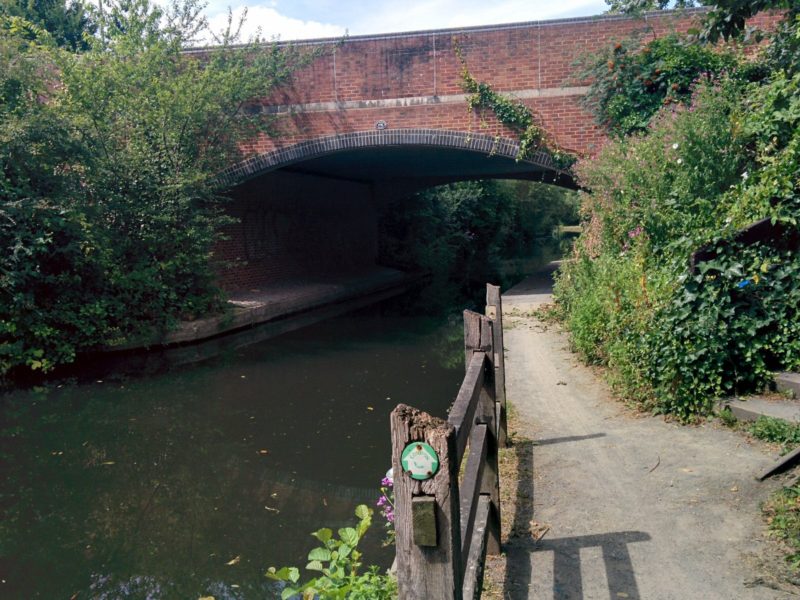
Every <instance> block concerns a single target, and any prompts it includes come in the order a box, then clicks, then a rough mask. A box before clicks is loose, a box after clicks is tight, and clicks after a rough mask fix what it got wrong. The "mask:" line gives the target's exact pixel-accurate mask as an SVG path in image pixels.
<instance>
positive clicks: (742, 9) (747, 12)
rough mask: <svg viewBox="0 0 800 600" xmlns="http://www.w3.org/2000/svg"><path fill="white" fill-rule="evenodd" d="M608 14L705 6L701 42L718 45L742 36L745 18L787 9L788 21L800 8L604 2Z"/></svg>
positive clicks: (781, 1)
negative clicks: (702, 40) (607, 7)
mask: <svg viewBox="0 0 800 600" xmlns="http://www.w3.org/2000/svg"><path fill="white" fill-rule="evenodd" d="M606 4H608V5H609V7H610V11H611V12H621V13H629V14H637V13H641V12H642V11H646V10H661V9H665V8H691V7H701V6H702V7H707V8H708V9H709V12H708V14H707V15H706V16H705V18H704V27H703V31H702V34H701V37H702V39H704V40H706V41H710V42H717V41H718V40H719V39H720V38H723V39H726V40H728V39H730V38H733V37H737V36H739V35H741V34H742V33H743V32H744V31H745V30H746V27H747V19H749V18H750V17H753V16H755V15H757V14H758V13H760V12H762V11H765V10H786V11H788V12H789V13H790V14H789V20H791V19H792V18H793V15H795V14H797V11H798V10H799V9H800V7H798V6H797V2H796V0H606Z"/></svg>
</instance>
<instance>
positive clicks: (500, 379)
mask: <svg viewBox="0 0 800 600" xmlns="http://www.w3.org/2000/svg"><path fill="white" fill-rule="evenodd" d="M486 313H487V316H490V317H491V319H492V321H494V324H493V326H492V336H493V337H492V348H493V349H494V374H495V375H494V376H495V379H494V389H495V401H496V402H498V403H499V404H500V411H499V413H498V419H497V421H496V423H497V443H498V445H499V446H500V447H501V448H505V447H506V446H507V445H508V425H507V420H508V419H507V417H506V358H505V346H504V345H503V344H504V341H503V300H502V296H501V294H500V286H497V285H492V284H490V283H487V284H486ZM490 313H491V314H490Z"/></svg>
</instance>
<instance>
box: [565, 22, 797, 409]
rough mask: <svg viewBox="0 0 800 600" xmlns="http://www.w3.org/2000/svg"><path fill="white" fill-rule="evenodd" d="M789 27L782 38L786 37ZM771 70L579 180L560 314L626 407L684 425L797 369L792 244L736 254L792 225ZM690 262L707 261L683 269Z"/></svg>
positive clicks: (652, 129) (640, 138) (778, 90)
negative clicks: (764, 228) (745, 234)
mask: <svg viewBox="0 0 800 600" xmlns="http://www.w3.org/2000/svg"><path fill="white" fill-rule="evenodd" d="M793 23H794V24H792V25H789V24H787V27H786V28H785V30H784V33H783V34H782V35H790V36H796V35H797V31H798V24H797V23H798V22H797V21H794V22H793ZM774 56H775V54H774V49H770V48H767V49H766V50H765V52H764V53H763V54H762V55H761V56H759V57H757V58H756V59H754V60H755V62H756V65H755V67H756V68H758V69H759V70H760V71H761V72H762V73H763V74H762V75H761V76H760V77H759V78H756V79H755V80H754V81H746V80H744V79H743V78H741V77H739V78H737V77H731V76H727V77H726V76H724V75H720V76H718V77H717V78H715V79H713V80H710V81H705V82H702V83H701V84H700V85H698V86H697V87H696V88H695V89H694V91H693V93H692V95H691V97H690V100H689V101H688V103H687V104H686V105H680V104H669V105H666V106H663V107H662V108H660V109H659V111H658V112H657V113H656V114H655V116H654V117H653V119H652V120H651V121H650V123H649V125H648V127H647V128H646V129H644V130H643V131H642V132H640V133H638V134H636V135H629V136H622V137H620V138H619V139H618V140H616V141H614V142H613V143H611V144H609V145H608V146H607V147H606V148H605V149H604V150H603V151H602V152H601V153H600V155H599V156H598V157H596V158H594V159H590V160H586V161H583V162H582V163H580V164H579V166H578V173H579V179H580V181H581V183H582V184H583V185H584V186H585V187H586V188H587V189H588V190H591V191H590V192H587V193H586V194H585V195H584V197H583V200H584V201H583V206H582V211H583V216H584V220H585V222H586V224H585V228H584V229H585V233H584V234H583V235H582V236H581V238H580V240H579V242H578V244H577V245H576V254H575V260H574V261H573V262H571V263H569V264H567V265H566V267H565V268H564V269H563V272H562V274H561V275H560V278H559V281H558V283H557V286H556V287H557V293H556V296H557V299H558V304H559V309H558V310H559V312H560V314H561V316H562V317H563V318H564V319H565V322H566V323H567V325H568V327H569V329H570V330H571V334H572V341H573V344H574V346H575V348H576V349H577V350H578V351H579V352H580V353H581V354H582V355H583V356H584V357H585V358H586V359H587V360H589V361H592V362H597V363H601V364H606V365H608V366H609V367H610V371H609V373H610V378H611V380H612V382H613V383H614V384H615V385H616V386H617V389H618V390H620V392H621V393H622V394H623V395H624V396H626V397H628V398H631V399H634V400H637V401H639V402H642V403H643V404H644V405H645V406H647V407H649V408H653V409H655V410H658V411H661V412H668V413H671V414H675V415H677V416H679V417H680V418H683V419H691V418H693V417H694V416H696V415H698V414H705V413H707V412H708V411H710V410H711V409H712V408H713V402H714V400H715V399H717V398H719V397H720V396H724V395H727V394H734V393H744V392H748V391H753V390H759V389H761V388H763V387H764V386H765V385H766V384H768V383H769V381H770V380H771V378H772V372H773V371H775V370H792V369H797V368H800V342H798V340H800V314H798V306H800V260H798V256H797V253H796V252H795V251H794V250H793V249H792V248H793V246H792V243H791V239H789V238H783V239H777V240H773V241H772V242H770V243H760V244H755V245H743V244H742V243H739V242H736V241H735V237H736V233H737V232H738V231H739V229H740V228H742V227H745V226H747V225H749V224H751V223H752V222H754V221H757V220H760V219H764V218H769V219H771V221H772V222H773V223H783V224H784V225H785V226H786V228H787V230H788V231H791V230H792V228H795V229H796V228H797V225H798V217H800V185H798V182H799V181H800V155H798V148H799V147H798V139H799V138H798V131H800V127H798V126H799V125H800V78H798V74H797V73H796V71H793V70H792V69H786V68H784V65H785V63H784V62H783V60H775V59H774ZM751 67H752V65H751ZM700 247H705V248H710V249H713V255H712V256H713V257H712V258H709V259H707V260H704V261H702V262H701V263H699V264H698V265H697V267H696V269H692V268H690V266H689V257H690V255H691V254H692V253H693V252H694V251H695V250H697V249H698V248H700Z"/></svg>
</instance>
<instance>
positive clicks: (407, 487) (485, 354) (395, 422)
mask: <svg viewBox="0 0 800 600" xmlns="http://www.w3.org/2000/svg"><path fill="white" fill-rule="evenodd" d="M486 313H487V316H484V315H480V314H478V313H475V312H472V311H464V349H465V355H466V356H465V358H466V361H465V362H466V375H465V377H464V381H463V383H462V384H461V389H460V390H459V392H458V396H457V397H456V400H455V403H454V404H453V406H452V408H451V410H450V414H449V416H448V418H447V420H444V419H440V418H437V417H434V416H431V415H429V414H427V413H424V412H422V411H420V410H417V409H415V408H412V407H410V406H406V405H404V404H400V405H398V406H397V407H396V408H395V409H394V410H393V411H392V414H391V429H392V468H393V469H394V473H395V475H394V494H395V531H396V540H395V545H396V551H397V556H396V561H395V567H396V573H397V580H398V585H399V599H400V600H462V599H466V600H472V599H473V598H480V594H481V587H482V583H483V566H484V560H485V557H486V553H487V552H488V553H490V554H499V552H500V497H499V494H500V485H499V477H498V464H497V450H498V447H499V446H504V445H505V443H506V399H505V366H504V360H503V322H502V315H503V310H502V306H501V301H500V288H499V287H497V286H493V285H487V293H486ZM431 449H432V450H433V451H434V452H435V455H433V453H432V452H430V450H431ZM465 455H466V463H465V465H464V468H463V472H462V461H463V459H464V458H465ZM415 456H416V457H421V459H422V460H421V462H420V461H417V462H413V463H410V462H409V461H410V460H411V459H412V458H413V457H415ZM431 457H433V458H432V459H431ZM404 458H405V461H404ZM437 459H438V468H437V465H436V460H437ZM431 460H433V462H431ZM425 461H428V462H427V463H426V462H425ZM411 465H413V466H411ZM420 465H422V466H420ZM425 465H430V468H429V467H427V466H425ZM420 469H421V471H420ZM460 475H461V476H460ZM459 476H460V480H459Z"/></svg>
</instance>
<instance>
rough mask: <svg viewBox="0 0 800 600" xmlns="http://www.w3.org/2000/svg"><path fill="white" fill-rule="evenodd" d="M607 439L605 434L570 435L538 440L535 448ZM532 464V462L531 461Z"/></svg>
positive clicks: (534, 443)
mask: <svg viewBox="0 0 800 600" xmlns="http://www.w3.org/2000/svg"><path fill="white" fill-rule="evenodd" d="M601 437H606V434H605V433H590V434H589V435H568V436H564V437H558V438H550V439H549V440H536V441H535V442H533V445H534V446H549V445H550V444H564V443H566V442H581V441H583V440H593V439H595V438H601ZM531 462H532V461H531Z"/></svg>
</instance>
